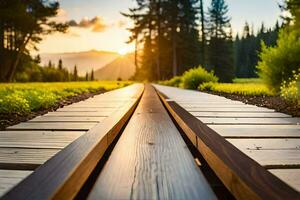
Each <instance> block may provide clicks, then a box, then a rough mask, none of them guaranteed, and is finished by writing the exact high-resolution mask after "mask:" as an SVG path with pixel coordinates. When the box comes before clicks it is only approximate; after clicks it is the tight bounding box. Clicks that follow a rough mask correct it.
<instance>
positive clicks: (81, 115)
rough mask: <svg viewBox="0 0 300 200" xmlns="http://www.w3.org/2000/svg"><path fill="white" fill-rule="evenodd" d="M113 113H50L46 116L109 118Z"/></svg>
mask: <svg viewBox="0 0 300 200" xmlns="http://www.w3.org/2000/svg"><path fill="white" fill-rule="evenodd" d="M112 113H113V111H95V112H49V113H47V114H45V115H44V116H55V117H107V116H109V115H110V114H112Z"/></svg>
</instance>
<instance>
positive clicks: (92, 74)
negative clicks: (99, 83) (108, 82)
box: [91, 69, 95, 81]
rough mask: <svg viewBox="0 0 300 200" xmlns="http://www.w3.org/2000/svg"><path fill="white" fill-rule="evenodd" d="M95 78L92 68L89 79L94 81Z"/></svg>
mask: <svg viewBox="0 0 300 200" xmlns="http://www.w3.org/2000/svg"><path fill="white" fill-rule="evenodd" d="M94 80H95V78H94V69H92V72H91V81H94Z"/></svg>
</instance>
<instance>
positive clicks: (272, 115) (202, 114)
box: [190, 112, 291, 118]
mask: <svg viewBox="0 0 300 200" xmlns="http://www.w3.org/2000/svg"><path fill="white" fill-rule="evenodd" d="M190 113H191V114H192V115H194V116H195V117H212V118H214V117H220V118H232V117H237V118H282V117H285V118H288V117H291V116H289V115H286V114H283V113H278V112H266V113H264V112H253V113H249V112H234V113H231V112H220V113H218V112H190Z"/></svg>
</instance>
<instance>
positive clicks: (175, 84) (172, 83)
mask: <svg viewBox="0 0 300 200" xmlns="http://www.w3.org/2000/svg"><path fill="white" fill-rule="evenodd" d="M181 83H182V79H181V77H180V76H174V77H173V78H172V79H170V80H167V81H160V82H159V84H162V85H167V86H173V87H179V86H180V84H181Z"/></svg>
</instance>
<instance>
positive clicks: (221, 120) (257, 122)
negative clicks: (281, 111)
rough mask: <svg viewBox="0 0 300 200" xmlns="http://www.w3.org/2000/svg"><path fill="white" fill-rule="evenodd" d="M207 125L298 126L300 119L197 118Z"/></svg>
mask: <svg viewBox="0 0 300 200" xmlns="http://www.w3.org/2000/svg"><path fill="white" fill-rule="evenodd" d="M197 119H199V120H201V121H202V122H203V123H205V124H216V125H226V124H230V125H238V124H240V125H251V124H255V125H260V124H263V125H271V124H275V125H293V124H294V125H297V124H299V122H300V119H299V118H264V119H261V118H228V117H227V118H208V117H197Z"/></svg>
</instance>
